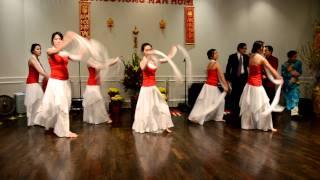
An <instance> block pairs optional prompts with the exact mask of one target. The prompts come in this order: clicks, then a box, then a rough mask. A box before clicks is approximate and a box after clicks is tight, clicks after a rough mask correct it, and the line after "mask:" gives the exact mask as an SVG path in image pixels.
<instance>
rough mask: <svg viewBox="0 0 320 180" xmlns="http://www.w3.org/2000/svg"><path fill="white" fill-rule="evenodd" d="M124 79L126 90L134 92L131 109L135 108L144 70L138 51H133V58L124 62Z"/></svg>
mask: <svg viewBox="0 0 320 180" xmlns="http://www.w3.org/2000/svg"><path fill="white" fill-rule="evenodd" d="M124 66H125V70H124V79H123V81H122V84H123V85H124V88H125V91H126V92H127V91H128V90H131V91H132V92H133V94H132V96H131V109H132V110H134V109H135V107H136V104H137V100H138V96H139V91H140V87H141V84H142V71H141V69H140V57H139V56H138V55H137V53H133V54H132V56H131V59H130V60H129V61H128V62H127V63H124Z"/></svg>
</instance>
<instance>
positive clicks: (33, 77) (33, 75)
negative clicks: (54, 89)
mask: <svg viewBox="0 0 320 180" xmlns="http://www.w3.org/2000/svg"><path fill="white" fill-rule="evenodd" d="M38 82H39V72H38V71H37V70H36V68H35V67H34V66H33V65H31V64H29V74H28V77H27V84H32V83H38Z"/></svg>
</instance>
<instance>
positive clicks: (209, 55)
mask: <svg viewBox="0 0 320 180" xmlns="http://www.w3.org/2000/svg"><path fill="white" fill-rule="evenodd" d="M215 51H216V49H209V50H208V52H207V56H208V59H209V60H211V59H212V58H213V53H214V52H215Z"/></svg>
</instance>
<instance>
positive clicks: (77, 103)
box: [71, 62, 82, 111]
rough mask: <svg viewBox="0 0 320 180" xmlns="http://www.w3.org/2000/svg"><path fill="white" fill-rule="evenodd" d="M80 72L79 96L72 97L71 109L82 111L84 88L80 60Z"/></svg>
mask: <svg viewBox="0 0 320 180" xmlns="http://www.w3.org/2000/svg"><path fill="white" fill-rule="evenodd" d="M78 65H79V66H78V74H79V76H78V77H79V79H78V80H79V87H80V88H79V98H73V99H72V106H71V109H72V110H76V111H80V110H82V97H81V94H82V89H81V69H80V62H78Z"/></svg>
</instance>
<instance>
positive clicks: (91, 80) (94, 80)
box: [87, 67, 100, 85]
mask: <svg viewBox="0 0 320 180" xmlns="http://www.w3.org/2000/svg"><path fill="white" fill-rule="evenodd" d="M88 70H89V77H88V81H87V85H99V84H100V79H99V77H97V70H96V69H95V68H93V67H88Z"/></svg>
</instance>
